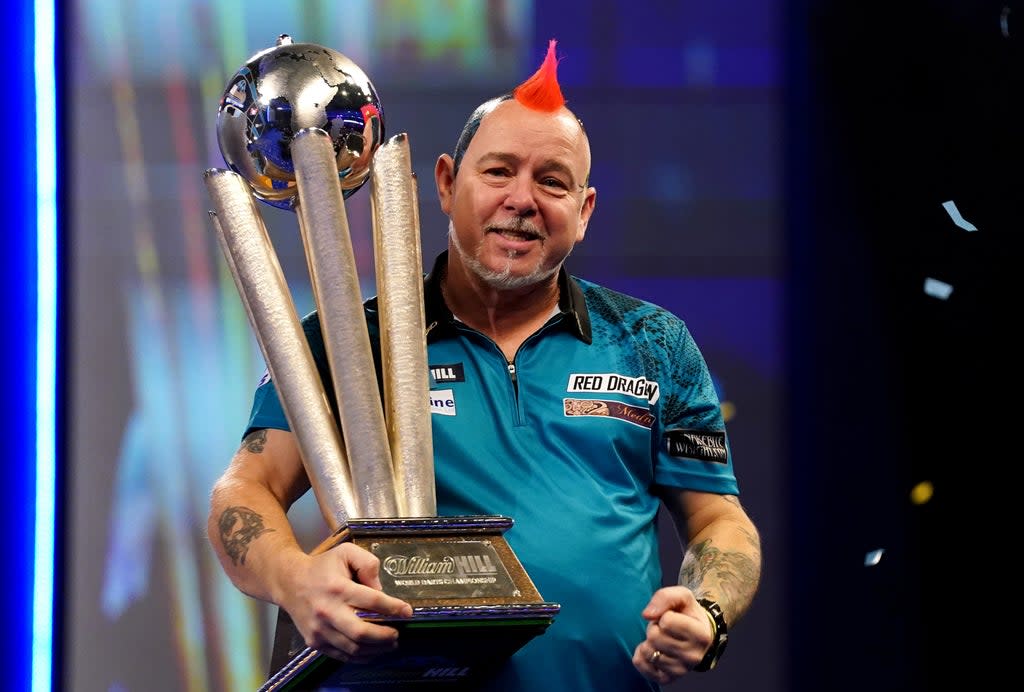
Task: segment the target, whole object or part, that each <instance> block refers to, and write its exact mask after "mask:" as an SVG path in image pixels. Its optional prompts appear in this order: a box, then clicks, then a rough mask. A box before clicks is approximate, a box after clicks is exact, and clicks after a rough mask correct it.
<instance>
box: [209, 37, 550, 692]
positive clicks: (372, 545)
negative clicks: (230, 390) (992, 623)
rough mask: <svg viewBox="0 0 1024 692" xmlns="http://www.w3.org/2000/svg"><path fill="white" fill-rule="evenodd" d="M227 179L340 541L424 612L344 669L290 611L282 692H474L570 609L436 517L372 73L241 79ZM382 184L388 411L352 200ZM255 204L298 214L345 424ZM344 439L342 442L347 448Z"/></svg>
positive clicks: (228, 213)
mask: <svg viewBox="0 0 1024 692" xmlns="http://www.w3.org/2000/svg"><path fill="white" fill-rule="evenodd" d="M217 138H218V143H219V145H220V148H221V152H222V154H223V155H224V159H225V162H226V164H227V166H228V169H210V170H208V171H206V173H205V182H206V185H207V189H208V191H209V193H210V197H211V199H212V201H213V206H214V209H213V211H211V217H212V219H213V226H214V230H215V231H216V232H217V235H218V240H219V242H220V245H221V247H222V249H223V251H224V253H225V256H226V258H227V262H228V265H229V267H230V268H231V271H232V274H233V276H234V279H235V283H236V286H237V288H238V290H239V294H240V295H241V297H242V302H243V304H244V306H245V308H246V311H247V313H248V315H249V320H250V324H251V326H252V328H253V330H254V332H255V333H256V337H257V340H258V342H259V344H260V348H261V350H262V351H263V355H264V358H265V360H266V362H267V367H268V370H269V371H270V375H271V377H272V379H273V381H274V384H275V386H276V388H277V392H278V395H279V397H280V399H281V404H282V408H283V410H284V412H285V416H286V418H287V419H288V423H289V426H290V428H291V430H292V432H293V433H294V434H295V435H296V438H297V440H298V443H299V450H300V453H301V455H302V460H303V464H304V466H305V469H306V472H307V474H308V475H309V478H310V483H311V485H312V487H313V491H314V494H315V496H316V499H317V502H318V504H319V507H320V509H321V513H322V514H323V516H324V520H325V521H326V522H327V527H328V529H329V530H330V531H331V536H330V537H329V538H328V540H326V541H324V542H323V543H322V544H321V545H320V546H318V547H317V548H316V549H314V552H320V551H325V550H330V549H331V548H333V547H335V546H337V545H339V544H340V543H343V542H352V543H355V544H356V545H358V546H360V547H362V548H364V549H366V550H368V551H370V552H371V553H373V554H375V555H376V556H377V557H378V558H379V559H380V562H381V582H382V584H383V587H384V590H385V591H386V592H387V593H389V594H391V595H393V596H396V597H398V598H401V599H404V600H406V601H408V602H409V603H410V604H411V605H412V606H413V616H412V617H411V618H402V619H395V618H384V617H381V616H379V615H377V614H375V613H360V616H361V617H364V618H366V619H368V620H373V621H375V622H387V623H388V624H389V625H390V626H393V627H395V628H397V629H398V630H399V632H400V637H399V646H398V648H397V649H396V650H395V651H394V652H391V653H389V654H384V655H381V656H380V657H378V658H376V659H374V660H373V661H371V662H369V663H358V664H357V663H342V662H340V661H337V660H335V659H332V658H329V657H327V656H325V655H322V654H320V653H319V652H317V651H316V650H315V649H311V648H309V647H307V646H306V645H305V643H304V641H303V638H302V636H301V634H300V633H299V632H298V630H297V628H296V627H295V626H294V623H293V622H292V621H291V618H290V617H289V616H288V614H287V613H286V612H285V611H283V610H279V611H278V623H277V630H276V632H275V637H274V646H273V651H272V654H271V660H270V670H269V675H268V679H267V681H266V683H265V684H264V685H263V686H262V687H261V688H260V692H263V691H269V690H330V689H339V690H341V689H344V690H353V691H355V690H363V689H370V688H373V689H381V687H382V686H386V687H387V689H394V690H402V689H415V690H425V689H435V688H437V689H465V688H469V687H472V686H473V685H474V684H476V683H477V682H478V681H479V680H480V679H481V678H482V677H484V676H486V675H488V674H489V673H491V672H492V671H493V670H495V669H496V668H498V667H500V666H501V665H502V663H504V662H505V661H506V660H507V659H508V658H509V657H510V656H512V655H513V654H514V653H515V652H516V651H517V650H518V649H520V648H521V647H522V646H523V645H524V644H526V642H528V641H529V640H530V639H532V638H533V637H536V636H538V635H540V634H542V633H543V632H544V631H545V630H546V629H547V628H548V626H549V625H550V624H551V622H552V621H553V619H554V617H555V615H556V614H557V613H558V611H559V608H560V607H559V605H558V604H557V603H550V602H547V601H544V600H543V598H542V597H541V595H540V593H538V591H537V589H536V587H535V586H534V584H533V582H532V581H531V580H530V578H529V576H528V575H527V573H526V571H525V569H524V568H523V566H522V564H521V563H520V562H519V560H518V558H517V557H516V555H515V553H514V552H513V550H512V548H511V547H510V546H509V544H508V542H507V541H506V540H505V538H504V533H505V532H506V531H507V530H508V529H509V528H510V527H511V526H512V523H513V520H512V519H511V518H509V517H503V516H498V515H483V516H454V517H443V516H436V513H437V510H436V503H435V496H434V477H433V461H434V460H433V447H432V441H431V427H430V426H431V423H430V410H429V402H428V396H429V394H428V393H429V379H428V378H429V375H428V365H427V359H426V338H425V325H424V316H423V300H422V298H423V294H422V292H423V270H422V262H421V258H420V254H419V248H420V238H419V214H418V211H417V196H416V192H417V191H416V186H415V178H414V176H413V174H412V170H411V165H410V161H409V142H408V137H407V136H406V135H405V134H400V135H397V136H395V137H392V138H391V139H390V140H387V141H384V116H383V112H382V110H381V107H380V102H379V99H378V97H377V93H376V91H375V89H374V87H373V85H372V83H371V82H370V80H369V79H368V78H367V77H366V75H365V74H364V73H363V71H362V70H361V69H360V68H359V67H358V66H357V65H355V64H354V63H353V62H352V61H351V60H349V59H348V58H347V57H345V56H344V55H342V54H341V53H338V52H337V51H334V50H331V49H329V48H325V47H323V46H319V45H316V44H310V43H301V44H297V43H293V42H292V40H291V38H289V37H288V36H285V35H282V36H280V37H279V38H278V40H277V44H276V46H275V47H273V48H269V49H266V50H264V51H261V52H259V53H257V54H255V55H254V56H253V57H251V58H250V59H249V60H248V61H247V63H246V64H245V65H244V66H243V67H242V68H241V69H240V70H239V71H238V72H237V73H236V74H235V75H234V76H233V77H232V78H231V80H229V82H228V85H227V87H226V88H225V90H224V94H223V96H222V97H221V102H220V104H219V109H218V116H217ZM371 173H372V180H373V185H372V187H373V193H372V194H373V197H372V202H373V225H374V229H373V231H374V233H373V235H374V254H375V269H376V277H377V290H378V305H379V308H380V313H381V317H380V327H381V344H380V345H381V359H380V360H381V363H382V368H383V372H382V373H380V375H381V377H380V381H381V382H382V383H383V392H384V398H383V400H382V398H381V394H380V389H379V388H378V378H377V373H376V372H375V366H374V363H373V357H372V351H371V346H370V340H369V335H368V332H367V330H366V328H365V327H366V323H365V317H364V313H363V310H362V299H361V296H360V292H359V282H358V277H357V275H356V268H355V261H354V258H353V255H352V248H351V239H350V236H349V231H348V221H347V217H346V214H345V202H344V200H345V199H346V198H347V197H348V196H350V195H351V194H353V193H354V192H355V191H356V190H358V189H359V188H360V187H361V186H362V185H363V184H364V183H365V182H367V180H368V179H370V177H371ZM257 200H258V201H260V202H263V203H266V204H270V205H272V206H276V207H279V208H283V209H289V210H292V211H295V212H297V217H298V221H299V228H300V232H301V237H302V243H303V247H304V250H305V253H306V259H307V264H308V266H309V271H310V278H311V283H312V286H313V291H314V295H315V298H316V303H317V312H318V315H319V317H320V324H321V331H322V333H323V338H324V345H325V350H326V352H327V359H328V364H329V367H330V371H331V376H332V384H333V386H334V391H335V394H336V397H337V400H338V409H339V410H338V411H332V410H331V407H330V405H329V403H328V398H327V395H326V393H325V390H324V387H323V383H322V382H321V381H320V378H319V376H318V374H317V369H316V365H315V364H314V362H313V357H312V355H311V352H310V348H309V345H308V343H307V342H306V341H305V336H304V334H303V331H302V327H301V324H300V322H299V318H298V316H297V313H296V311H295V307H294V304H293V302H292V299H291V295H290V294H289V292H288V289H287V286H286V284H285V282H284V278H283V274H282V272H281V268H280V264H279V262H278V260H277V256H276V254H275V252H274V249H273V246H272V243H271V240H270V237H269V234H268V233H267V230H266V227H265V225H264V224H263V221H262V217H261V216H260V214H259V210H258V208H257V205H256V201H257ZM342 431H344V433H345V434H342Z"/></svg>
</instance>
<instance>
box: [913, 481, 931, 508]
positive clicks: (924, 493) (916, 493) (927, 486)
mask: <svg viewBox="0 0 1024 692" xmlns="http://www.w3.org/2000/svg"><path fill="white" fill-rule="evenodd" d="M934 493H935V486H933V485H932V484H931V481H921V482H920V483H918V484H917V485H915V486H914V487H913V488H911V490H910V501H911V502H913V503H914V504H915V505H923V504H925V503H926V502H928V500H930V499H932V495H933V494H934Z"/></svg>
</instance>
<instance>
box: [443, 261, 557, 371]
mask: <svg viewBox="0 0 1024 692" xmlns="http://www.w3.org/2000/svg"><path fill="white" fill-rule="evenodd" d="M441 293H442V295H443V296H444V300H445V303H446V304H447V305H448V309H449V310H451V311H452V313H453V314H454V315H456V316H457V317H458V318H459V319H460V320H462V322H464V323H465V324H467V325H468V326H470V327H472V328H473V329H476V330H477V331H480V332H482V333H484V334H486V335H487V336H489V337H490V338H491V339H493V340H494V341H495V342H496V343H497V344H498V345H499V346H501V348H502V350H503V351H504V352H505V355H506V356H507V357H508V358H509V359H511V358H512V356H513V355H514V354H515V350H516V349H517V348H518V347H519V345H520V344H521V343H522V342H523V340H525V339H526V337H528V336H529V335H530V334H532V333H533V332H535V331H536V330H537V329H539V328H540V327H541V326H542V325H543V324H544V323H545V322H547V320H548V318H549V317H550V316H551V313H552V312H553V311H554V310H555V308H556V307H557V305H558V274H557V273H556V274H554V275H553V276H552V277H551V278H550V279H548V280H545V281H542V282H540V283H537V284H533V285H531V286H525V287H522V288H517V289H511V290H504V289H499V288H495V287H494V286H491V285H489V284H487V283H485V282H484V281H483V280H482V279H480V278H479V277H478V276H476V275H475V274H473V273H472V272H471V271H469V270H468V269H467V268H466V267H465V266H464V265H463V264H462V263H461V262H458V261H453V256H452V255H449V258H448V268H447V271H446V273H445V276H444V279H443V280H442V282H441Z"/></svg>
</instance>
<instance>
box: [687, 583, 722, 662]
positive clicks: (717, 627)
mask: <svg viewBox="0 0 1024 692" xmlns="http://www.w3.org/2000/svg"><path fill="white" fill-rule="evenodd" d="M697 603H699V604H700V606H701V608H703V609H704V612H706V613H707V614H708V619H709V620H711V630H712V639H711V646H710V647H708V651H707V653H706V654H704V658H702V659H701V661H700V663H698V664H697V666H696V667H695V668H694V669H693V670H694V671H696V672H698V673H703V672H706V671H709V670H711V669H712V668H714V667H715V666H716V665H717V664H718V659H720V658H721V657H722V654H723V653H724V652H725V645H726V644H727V643H728V642H729V627H728V625H726V623H725V613H723V612H722V606H720V605H718V603H716V602H715V601H712V600H711V599H710V598H698V599H697Z"/></svg>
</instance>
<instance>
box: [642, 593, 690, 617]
mask: <svg viewBox="0 0 1024 692" xmlns="http://www.w3.org/2000/svg"><path fill="white" fill-rule="evenodd" d="M691 602H693V603H695V602H696V599H695V598H694V597H693V592H692V591H690V590H689V589H688V588H686V587H685V586H668V587H665V588H662V589H658V590H657V591H655V592H654V594H653V595H652V596H651V600H650V601H649V602H648V603H647V607H645V608H644V610H643V617H644V618H645V619H646V620H657V619H658V618H660V617H661V616H662V615H663V614H665V613H667V612H669V611H671V610H683V609H684V608H686V606H687V605H688V604H689V603H691Z"/></svg>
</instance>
